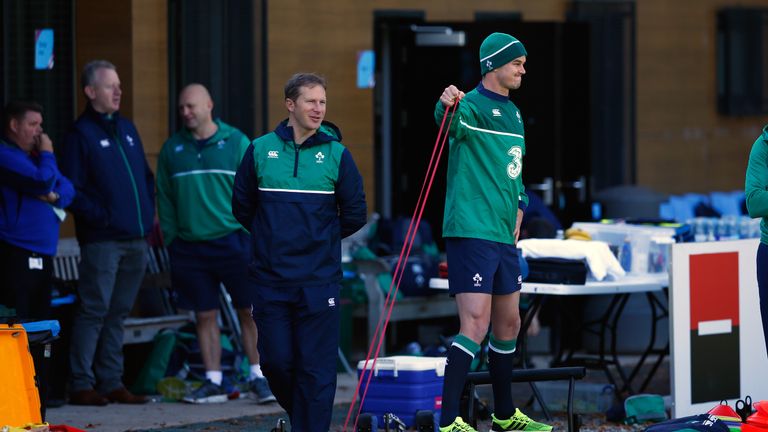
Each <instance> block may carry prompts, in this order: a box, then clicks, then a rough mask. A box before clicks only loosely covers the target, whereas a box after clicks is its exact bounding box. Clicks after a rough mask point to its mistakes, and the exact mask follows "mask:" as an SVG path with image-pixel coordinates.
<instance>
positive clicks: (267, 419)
mask: <svg viewBox="0 0 768 432" xmlns="http://www.w3.org/2000/svg"><path fill="white" fill-rule="evenodd" d="M539 366H540V367H541V366H544V365H543V364H542V365H539ZM604 380H605V377H604V375H603V374H602V373H600V372H595V371H591V372H590V373H589V374H588V377H587V379H586V380H585V382H587V383H590V382H592V383H594V382H602V381H604ZM356 384H357V380H356V377H354V376H350V375H348V374H339V385H338V390H337V392H336V406H335V408H334V414H333V415H334V420H333V427H332V430H339V431H340V430H342V428H341V425H343V423H344V418H345V416H346V414H347V410H348V408H349V402H350V401H351V398H352V394H353V392H354V389H355V386H356ZM484 387H485V388H484ZM487 387H489V386H482V387H479V390H480V397H481V398H482V399H489V395H488V391H489V390H490V389H489V388H487ZM513 390H514V391H515V396H516V401H517V402H518V404H519V405H523V404H525V403H526V401H527V399H528V398H529V397H530V391H529V390H528V387H527V386H526V385H524V384H515V385H514V386H513ZM648 392H651V393H658V394H669V368H668V365H667V364H664V365H663V366H662V367H661V368H660V370H659V372H658V373H657V374H656V376H655V377H654V379H653V381H652V382H651V386H650V388H649V389H648ZM526 411H527V412H529V414H531V416H532V417H534V418H537V419H539V420H541V419H542V418H541V414H540V413H536V412H535V411H533V410H532V408H530V407H528V408H526ZM279 418H285V413H284V412H283V411H282V409H281V408H280V407H279V406H278V405H277V404H269V405H257V404H256V403H255V402H254V401H252V400H250V399H239V400H234V401H229V402H227V403H224V404H210V405H189V404H183V403H168V402H152V403H149V404H146V405H138V406H131V405H117V404H110V405H107V406H105V407H80V406H73V405H64V406H63V407H59V408H51V409H49V410H48V415H47V421H48V422H49V423H51V424H67V425H70V426H74V427H77V428H81V429H86V430H88V431H104V432H118V431H163V432H174V431H179V432H181V431H183V432H188V431H200V430H205V431H227V432H233V431H269V430H270V429H271V428H272V427H274V425H275V423H276V421H277V420H278V419H279ZM582 420H583V423H584V425H583V427H582V431H600V432H609V431H622V432H627V431H635V430H641V429H643V427H642V426H635V427H629V426H623V425H620V424H616V423H610V422H606V420H605V417H604V416H603V415H599V414H590V415H584V416H582ZM553 424H555V426H556V428H557V430H561V431H564V430H566V426H567V425H566V419H565V416H564V415H562V414H560V415H557V414H556V415H555V418H554V420H553ZM479 426H481V429H480V430H488V429H489V424H488V422H487V421H484V422H480V424H479ZM349 430H351V427H350V428H349Z"/></svg>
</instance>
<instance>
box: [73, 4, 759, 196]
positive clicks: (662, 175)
mask: <svg viewBox="0 0 768 432" xmlns="http://www.w3.org/2000/svg"><path fill="white" fill-rule="evenodd" d="M264 1H267V7H266V11H267V17H266V21H267V23H268V26H267V33H266V37H267V59H268V60H267V65H266V70H267V75H268V76H267V106H268V116H267V125H266V126H267V128H268V129H270V128H272V127H274V125H275V124H277V122H279V121H280V120H282V119H283V118H285V117H286V111H285V107H284V104H283V93H282V91H283V90H282V89H283V85H284V83H285V81H286V80H287V79H288V77H290V76H291V75H292V74H293V73H295V72H299V71H312V72H318V73H321V74H323V75H325V76H326V78H327V79H328V84H329V88H328V97H329V104H328V114H327V119H328V120H330V121H332V122H334V123H336V124H337V125H339V127H340V128H341V130H342V132H343V134H344V143H345V144H346V145H347V146H348V147H349V148H350V150H351V151H352V152H353V155H354V157H355V159H356V161H357V163H358V165H359V166H360V170H361V172H362V173H363V176H364V179H365V184H366V192H367V194H368V197H369V202H370V203H373V202H375V197H374V196H373V193H374V190H375V187H374V182H375V173H374V160H373V158H374V148H373V147H374V113H373V109H374V106H373V90H372V89H358V88H357V87H356V56H357V53H358V52H359V51H361V50H366V49H372V48H373V37H374V35H373V23H374V18H373V17H374V12H375V11H386V10H419V11H423V12H424V14H425V16H426V19H427V21H428V22H429V21H472V20H474V13H475V12H476V11H484V12H491V11H497V12H519V13H521V14H522V16H523V19H524V20H525V21H563V20H564V19H565V13H566V10H567V6H568V3H569V2H568V1H567V0H542V1H535V2H533V1H523V0H517V1H502V0H478V1H473V2H467V1H463V0H446V1H426V0H424V1H417V2H413V1H405V0H387V1H384V0H376V1H368V2H362V1H359V0H332V1H330V2H326V3H317V2H314V3H313V2H306V1H301V0H280V1H268V0H264ZM725 6H757V7H768V0H686V1H679V2H668V1H666V0H643V1H638V2H637V3H636V12H637V15H636V29H637V33H636V40H637V59H636V64H637V76H636V101H637V106H636V112H637V114H636V122H637V124H636V129H637V150H636V164H637V165H636V166H637V180H638V184H640V185H642V186H648V187H651V188H653V189H655V190H657V191H660V192H666V193H681V192H688V191H694V192H705V191H710V190H732V189H739V188H741V187H743V175H744V168H745V166H746V160H747V155H748V152H749V147H750V145H751V144H752V142H754V140H755V138H756V136H757V135H758V133H759V131H760V129H761V127H762V126H763V125H764V124H766V123H768V116H750V117H741V118H738V117H725V116H722V115H719V114H718V113H717V108H716V94H715V91H716V87H715V84H716V83H715V79H716V76H715V73H716V72H715V71H716V64H715V62H716V52H715V49H716V45H715V36H716V35H715V32H716V13H717V10H718V9H719V8H721V7H725ZM76 17H77V18H76V44H77V48H76V55H77V58H76V67H77V69H78V70H80V69H81V68H82V66H83V65H84V64H85V62H86V61H88V60H90V59H93V58H106V59H109V60H111V61H112V62H114V63H115V64H116V65H117V67H118V71H119V72H120V76H121V79H122V81H123V89H124V91H125V93H124V95H123V108H122V110H121V111H122V112H123V114H125V115H126V116H128V117H131V118H133V120H134V121H135V122H136V124H137V125H138V127H139V130H140V132H141V134H142V137H143V138H144V141H145V146H146V151H147V155H148V159H149V161H150V165H151V166H153V167H154V163H155V158H156V155H157V152H158V151H159V149H160V146H161V145H162V142H163V140H164V139H165V138H166V137H167V135H168V133H169V131H168V126H167V113H168V104H175V102H174V100H175V95H169V92H168V73H169V72H168V48H167V46H168V37H167V25H168V24H167V22H168V16H167V4H166V2H162V1H160V2H158V1H153V0H116V1H112V2H101V1H96V0H78V1H77V2H76ZM126 17H131V19H126ZM258 25H259V24H258V22H256V20H255V22H254V26H258ZM493 30H494V29H493V28H489V32H490V31H493ZM254 31H260V30H259V29H255V30H254ZM257 54H258V53H254V55H257ZM566 67H575V66H574V65H566ZM256 70H257V71H258V70H260V68H258V67H257V68H256ZM414 73H428V71H414ZM78 84H79V83H78ZM83 103H84V98H83V97H82V95H80V96H79V98H78V111H80V110H81V109H82V105H83ZM257 115H261V113H259V114H257ZM257 123H258V122H257ZM425 145H430V143H425Z"/></svg>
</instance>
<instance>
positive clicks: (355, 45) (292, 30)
mask: <svg viewBox="0 0 768 432" xmlns="http://www.w3.org/2000/svg"><path fill="white" fill-rule="evenodd" d="M565 4H566V2H565V1H564V0H540V1H535V2H533V1H520V0H518V1H500V0H495V1H491V0H485V1H482V0H476V1H471V2H468V1H463V0H449V1H407V0H406V1H394V0H391V1H359V0H334V1H331V2H325V3H323V2H306V1H302V0H279V1H270V2H268V5H267V13H268V19H267V21H268V23H269V25H268V44H269V45H268V50H269V52H268V58H269V64H268V75H269V78H268V79H269V83H268V92H269V102H268V106H269V124H268V126H270V127H274V125H276V124H277V123H278V122H279V121H280V120H282V119H284V118H285V117H286V110H285V106H284V104H283V85H284V84H285V81H286V80H287V79H288V78H289V77H290V76H291V75H292V74H293V73H295V72H317V73H320V74H322V75H324V76H325V77H326V78H327V80H328V113H327V115H326V118H327V119H328V120H329V121H331V122H334V123H335V124H336V125H338V126H339V128H341V131H342V134H343V136H344V140H343V142H344V144H345V145H346V146H347V147H348V148H349V149H350V151H351V152H352V155H353V156H354V158H355V161H356V162H357V164H358V166H359V168H360V172H361V173H362V175H363V178H364V181H365V191H366V195H367V198H368V202H369V207H372V206H373V203H374V202H375V197H374V190H375V187H374V181H375V176H374V160H373V155H374V135H373V133H374V130H373V128H374V113H373V90H372V89H358V88H357V87H356V82H357V81H356V80H357V77H356V73H357V65H356V56H357V53H358V52H359V51H361V50H367V49H373V36H374V35H373V16H374V11H377V10H422V11H424V13H425V16H426V20H427V21H474V13H475V11H489V12H490V11H498V12H521V13H522V15H523V19H524V20H528V21H561V20H562V19H563V16H564V13H565ZM491 31H493V29H492V28H489V32H491ZM414 73H428V72H424V71H414ZM478 79H479V76H478ZM446 84H447V83H446ZM436 97H437V95H436ZM424 145H425V146H428V145H432V143H424ZM426 168H427V161H425V164H424V170H425V172H426Z"/></svg>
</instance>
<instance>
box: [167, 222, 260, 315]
mask: <svg viewBox="0 0 768 432" xmlns="http://www.w3.org/2000/svg"><path fill="white" fill-rule="evenodd" d="M168 250H169V252H170V256H171V284H172V286H173V294H174V299H175V301H176V306H177V307H178V308H180V309H186V310H193V311H207V310H213V309H218V308H219V292H220V290H219V285H220V284H224V287H225V288H226V289H227V292H228V293H229V295H230V297H232V305H233V306H234V307H235V309H244V308H248V309H250V307H251V305H252V304H253V297H254V290H255V288H254V284H253V281H252V280H251V278H250V275H249V274H248V261H249V260H250V256H251V253H250V239H249V237H248V234H246V233H243V232H242V231H239V232H236V233H233V234H230V235H228V236H225V237H222V238H220V239H216V240H212V241H205V242H187V241H184V240H182V239H176V240H174V241H173V243H171V245H170V247H169V248H168Z"/></svg>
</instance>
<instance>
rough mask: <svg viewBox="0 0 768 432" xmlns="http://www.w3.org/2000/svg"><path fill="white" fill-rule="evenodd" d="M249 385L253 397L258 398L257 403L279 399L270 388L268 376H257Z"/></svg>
mask: <svg viewBox="0 0 768 432" xmlns="http://www.w3.org/2000/svg"><path fill="white" fill-rule="evenodd" d="M248 387H249V389H250V396H251V398H253V399H256V402H257V403H260V404H265V403H270V402H274V401H276V400H277V399H275V395H273V394H272V391H271V390H270V389H269V383H267V379H266V378H255V379H253V380H252V381H251V382H250V383H249V384H248Z"/></svg>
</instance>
